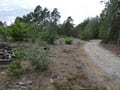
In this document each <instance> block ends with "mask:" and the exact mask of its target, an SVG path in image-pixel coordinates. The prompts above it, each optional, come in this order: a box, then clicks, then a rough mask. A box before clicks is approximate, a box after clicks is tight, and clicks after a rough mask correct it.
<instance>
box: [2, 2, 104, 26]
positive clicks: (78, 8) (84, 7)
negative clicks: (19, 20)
mask: <svg viewBox="0 0 120 90" xmlns="http://www.w3.org/2000/svg"><path fill="white" fill-rule="evenodd" d="M100 1H101V0H0V21H3V22H4V21H7V22H8V24H9V23H11V22H13V21H14V19H15V17H16V16H23V15H25V14H27V13H28V12H30V11H32V10H33V9H34V8H35V7H36V6H37V5H40V6H42V7H47V8H48V9H49V10H53V8H58V10H59V12H60V15H61V22H63V21H64V20H65V19H66V18H67V17H68V16H71V17H72V18H73V19H74V23H75V24H79V23H80V22H82V21H83V20H84V19H86V18H88V17H95V16H96V15H99V14H100V13H101V11H102V10H103V9H104V5H103V4H100Z"/></svg>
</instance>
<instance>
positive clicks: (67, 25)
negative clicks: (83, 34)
mask: <svg viewBox="0 0 120 90" xmlns="http://www.w3.org/2000/svg"><path fill="white" fill-rule="evenodd" d="M73 28H74V24H73V19H72V17H68V18H67V19H66V20H65V21H64V23H63V25H61V34H62V35H66V36H72V31H73Z"/></svg>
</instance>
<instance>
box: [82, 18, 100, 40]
mask: <svg viewBox="0 0 120 90" xmlns="http://www.w3.org/2000/svg"><path fill="white" fill-rule="evenodd" d="M98 25H99V23H98V18H92V19H90V21H89V23H88V24H87V25H86V26H85V28H84V32H83V33H84V34H83V38H82V39H85V40H89V39H96V38H98V33H99V29H98Z"/></svg>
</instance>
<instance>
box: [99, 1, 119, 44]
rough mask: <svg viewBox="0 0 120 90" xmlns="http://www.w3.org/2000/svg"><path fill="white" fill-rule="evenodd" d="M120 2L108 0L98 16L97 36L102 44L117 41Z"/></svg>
mask: <svg viewBox="0 0 120 90" xmlns="http://www.w3.org/2000/svg"><path fill="white" fill-rule="evenodd" d="M119 11H120V1H119V0H110V1H108V2H107V3H106V5H105V9H104V10H103V11H102V13H101V15H100V27H99V32H100V33H99V36H100V38H101V39H102V41H103V42H106V43H108V42H112V43H113V42H114V43H117V42H119V43H120V41H119V38H120V37H119V35H120V12H119Z"/></svg>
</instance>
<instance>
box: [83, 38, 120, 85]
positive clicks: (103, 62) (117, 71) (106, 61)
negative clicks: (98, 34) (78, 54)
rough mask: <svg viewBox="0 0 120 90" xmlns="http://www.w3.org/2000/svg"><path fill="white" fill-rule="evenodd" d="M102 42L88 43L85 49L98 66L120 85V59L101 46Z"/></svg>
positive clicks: (93, 41)
mask: <svg viewBox="0 0 120 90" xmlns="http://www.w3.org/2000/svg"><path fill="white" fill-rule="evenodd" d="M99 43H100V40H92V41H90V42H88V43H87V44H86V45H85V46H84V49H85V51H86V52H87V54H88V55H89V56H90V57H91V60H92V61H93V62H94V63H95V65H96V66H98V67H99V68H101V70H102V71H103V72H105V73H107V74H108V75H109V77H110V78H111V79H112V80H115V81H117V82H118V83H120V57H117V56H115V55H114V54H112V53H111V52H110V51H108V50H106V49H104V48H103V47H101V46H100V45H99Z"/></svg>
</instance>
